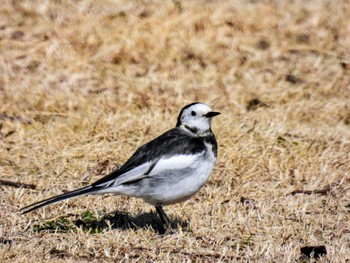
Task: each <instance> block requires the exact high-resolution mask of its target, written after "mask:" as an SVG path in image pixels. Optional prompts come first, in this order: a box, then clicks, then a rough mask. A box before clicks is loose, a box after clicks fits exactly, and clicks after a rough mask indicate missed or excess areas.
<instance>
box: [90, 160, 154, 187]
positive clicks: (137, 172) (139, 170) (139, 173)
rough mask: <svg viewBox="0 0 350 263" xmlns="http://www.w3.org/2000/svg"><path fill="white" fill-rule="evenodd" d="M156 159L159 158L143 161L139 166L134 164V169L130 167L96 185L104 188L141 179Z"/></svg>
mask: <svg viewBox="0 0 350 263" xmlns="http://www.w3.org/2000/svg"><path fill="white" fill-rule="evenodd" d="M158 160H159V159H156V160H154V161H152V162H146V163H143V164H141V165H139V166H136V167H135V168H134V169H131V170H129V171H127V172H125V173H122V174H120V175H119V176H117V177H116V178H114V179H111V180H109V181H107V182H105V183H100V184H97V185H98V186H102V187H104V188H106V187H109V186H112V185H121V184H128V183H132V182H135V181H138V180H141V179H143V178H145V177H147V176H148V175H149V173H150V172H151V171H152V169H153V168H154V166H155V165H156V164H157V162H158ZM95 185H96V183H95Z"/></svg>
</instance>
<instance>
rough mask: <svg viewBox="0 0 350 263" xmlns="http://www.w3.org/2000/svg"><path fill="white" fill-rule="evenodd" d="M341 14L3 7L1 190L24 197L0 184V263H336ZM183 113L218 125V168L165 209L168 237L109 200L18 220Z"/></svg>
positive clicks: (345, 25) (343, 155) (345, 126)
mask: <svg viewBox="0 0 350 263" xmlns="http://www.w3.org/2000/svg"><path fill="white" fill-rule="evenodd" d="M349 13H350V4H349V2H348V1H345V0H344V1H341V0H336V1H321V0H319V1H316V0H315V1H301V0H297V1H287V0H285V1H238V0H234V1H175V0H174V1H160V0H158V1H156V0H155V1H108V0H103V1H93V0H81V1H39V0H38V1H33V0H27V1H17V0H12V1H10V0H5V1H2V4H1V7H0V17H1V19H0V50H1V52H0V72H1V74H0V125H1V133H0V179H2V180H8V181H12V182H21V183H26V184H34V185H35V186H36V189H35V190H30V189H26V188H18V187H13V186H6V185H2V186H0V187H1V191H2V193H1V210H0V261H1V262H42V261H53V262H64V261H71V262H73V261H75V262H84V261H93V262H102V261H113V260H124V261H129V260H130V261H141V262H142V261H146V260H148V261H158V262H161V261H177V262H179V261H186V260H190V261H196V262H197V261H198V262H201V261H208V262H209V261H218V260H223V261H226V260H227V261H232V260H234V259H236V260H237V261H260V262H295V261H298V260H302V259H301V258H300V257H301V253H300V248H301V247H303V246H308V245H324V246H325V247H326V249H327V255H325V256H324V258H323V259H321V261H322V262H329V261H332V262H349V260H350V253H349V251H350V230H349V229H350V228H349V221H350V172H349V171H350V156H349V153H350V55H349V50H350V17H349ZM192 101H203V102H206V103H208V104H209V105H210V106H212V108H214V109H215V110H218V111H221V112H222V115H221V116H220V117H219V118H217V119H216V120H215V121H214V123H213V125H214V127H213V130H214V132H215V133H216V135H217V139H218V142H219V159H218V163H217V166H216V168H215V170H214V172H213V174H212V176H211V178H210V181H209V182H208V183H207V184H206V186H205V187H204V188H203V189H202V190H201V191H200V193H198V194H197V195H196V196H195V197H194V198H192V199H191V200H190V201H187V202H186V203H183V204H178V205H174V206H170V207H166V211H167V212H168V214H169V216H170V217H171V218H172V219H173V220H174V223H179V226H178V227H177V229H176V230H175V231H174V233H168V234H165V235H161V234H159V233H157V231H154V230H157V223H154V222H155V221H156V216H155V215H154V214H153V213H151V211H153V207H151V206H149V205H147V204H144V203H142V201H140V200H137V199H131V198H126V197H121V196H117V197H113V196H104V197H103V196H94V197H84V198H78V199H73V200H70V201H68V202H63V203H59V204H56V205H52V206H50V207H47V208H45V209H41V210H38V211H37V212H34V213H31V214H29V215H26V216H21V215H20V214H19V213H18V208H19V207H21V206H24V205H27V204H29V203H32V202H34V201H38V200H40V199H42V198H46V197H49V196H52V195H55V194H60V193H62V191H64V190H72V189H74V188H77V187H81V186H82V185H86V184H87V183H89V182H93V181H95V180H97V179H99V178H101V177H100V176H101V174H103V173H104V174H105V173H106V172H107V171H108V170H111V169H113V168H114V167H116V166H117V165H118V164H122V163H123V162H124V161H125V160H126V159H127V158H128V157H129V156H130V154H131V153H132V152H133V151H134V150H135V149H136V148H137V147H138V146H140V145H141V144H143V143H144V142H146V141H148V140H150V139H151V138H154V137H155V136H157V135H159V134H161V133H162V132H164V131H166V130H167V129H169V128H171V127H172V126H174V125H175V122H176V117H177V114H178V111H179V110H180V108H181V107H183V106H184V105H186V104H187V103H190V102H192ZM247 109H249V110H247ZM295 190H309V191H314V190H322V191H320V192H319V193H316V192H315V193H312V192H311V194H310V193H308V194H307V193H304V194H303V193H301V194H290V193H291V192H293V191H295ZM241 197H244V198H247V199H252V200H251V201H250V204H249V201H246V202H241V201H240V200H241ZM116 211H119V213H117V214H116V216H115V217H113V215H114V213H115V212H116ZM49 220H53V221H52V222H51V224H53V227H54V228H55V227H59V226H60V222H61V225H62V228H61V230H57V231H49V230H48V227H47V225H48V224H50V223H47V221H49ZM45 222H46V225H45V224H44V223H45ZM156 222H157V221H156ZM88 228H91V229H92V231H88ZM40 229H41V231H40ZM94 231H95V232H99V233H93V232H94Z"/></svg>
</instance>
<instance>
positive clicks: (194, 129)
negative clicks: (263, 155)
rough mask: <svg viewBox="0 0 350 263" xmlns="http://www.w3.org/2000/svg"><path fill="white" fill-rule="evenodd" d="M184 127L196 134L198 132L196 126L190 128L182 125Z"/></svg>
mask: <svg viewBox="0 0 350 263" xmlns="http://www.w3.org/2000/svg"><path fill="white" fill-rule="evenodd" d="M184 127H185V128H186V129H187V130H189V131H190V132H192V133H195V134H197V132H198V129H196V128H192V127H190V126H187V125H184Z"/></svg>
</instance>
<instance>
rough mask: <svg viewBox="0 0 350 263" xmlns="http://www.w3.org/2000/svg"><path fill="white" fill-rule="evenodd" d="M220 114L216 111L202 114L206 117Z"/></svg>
mask: <svg viewBox="0 0 350 263" xmlns="http://www.w3.org/2000/svg"><path fill="white" fill-rule="evenodd" d="M219 114H221V113H220V112H216V111H209V112H208V113H207V114H205V115H204V116H205V117H207V118H212V117H215V116H217V115H219Z"/></svg>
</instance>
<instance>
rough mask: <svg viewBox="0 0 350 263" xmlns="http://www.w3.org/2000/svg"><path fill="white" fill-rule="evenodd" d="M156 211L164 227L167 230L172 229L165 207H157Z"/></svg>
mask: <svg viewBox="0 0 350 263" xmlns="http://www.w3.org/2000/svg"><path fill="white" fill-rule="evenodd" d="M156 210H157V213H158V215H159V217H160V220H161V221H162V223H163V225H164V226H165V228H166V229H168V228H170V227H171V224H170V220H169V217H168V216H167V215H166V213H165V212H164V210H163V206H162V205H156Z"/></svg>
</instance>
